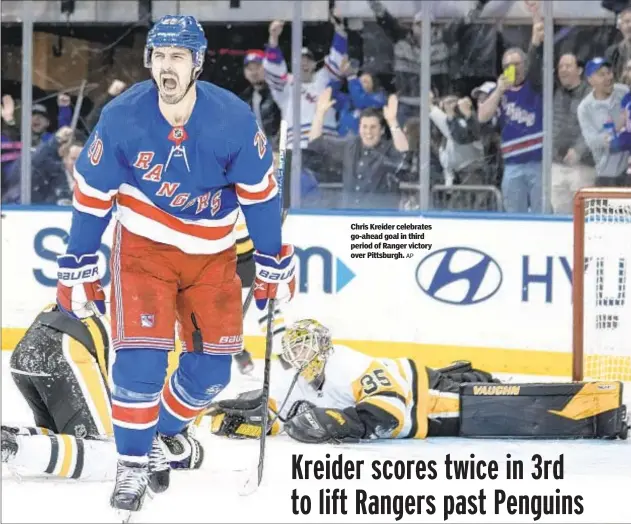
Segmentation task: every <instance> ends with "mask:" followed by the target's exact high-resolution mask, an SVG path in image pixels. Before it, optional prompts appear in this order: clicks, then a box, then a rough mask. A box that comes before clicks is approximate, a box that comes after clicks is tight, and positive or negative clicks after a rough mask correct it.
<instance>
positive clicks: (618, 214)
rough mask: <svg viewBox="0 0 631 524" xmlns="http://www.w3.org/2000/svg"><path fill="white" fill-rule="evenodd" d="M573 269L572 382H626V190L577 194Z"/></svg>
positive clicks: (630, 308) (630, 251)
mask: <svg viewBox="0 0 631 524" xmlns="http://www.w3.org/2000/svg"><path fill="white" fill-rule="evenodd" d="M573 267H574V269H573V271H574V277H573V279H572V281H573V290H572V304H573V317H574V318H573V324H574V327H573V370H572V375H573V377H572V378H573V380H621V381H623V382H631V188H629V189H626V188H625V189H617V188H616V189H614V188H602V189H601V188H594V189H583V190H580V191H578V192H577V194H576V196H575V199H574V265H573ZM627 387H629V386H627Z"/></svg>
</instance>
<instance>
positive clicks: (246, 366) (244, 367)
mask: <svg viewBox="0 0 631 524" xmlns="http://www.w3.org/2000/svg"><path fill="white" fill-rule="evenodd" d="M234 359H235V360H236V361H237V366H239V371H240V372H241V374H243V375H249V374H251V373H252V371H254V362H252V355H250V352H249V351H248V350H247V349H244V350H243V351H242V352H241V353H237V354H236V355H235V356H234Z"/></svg>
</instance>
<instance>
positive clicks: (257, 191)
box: [226, 110, 295, 309]
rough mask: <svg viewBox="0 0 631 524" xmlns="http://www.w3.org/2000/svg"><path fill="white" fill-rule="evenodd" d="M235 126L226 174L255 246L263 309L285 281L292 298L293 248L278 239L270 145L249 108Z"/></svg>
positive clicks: (278, 214) (275, 183)
mask: <svg viewBox="0 0 631 524" xmlns="http://www.w3.org/2000/svg"><path fill="white" fill-rule="evenodd" d="M234 128H235V129H238V130H239V134H238V136H237V137H236V138H235V139H234V141H233V142H232V148H231V154H230V159H229V162H228V166H227V172H226V176H227V179H228V181H229V182H231V183H232V184H234V185H235V191H236V194H237V200H238V201H239V205H240V206H241V209H242V210H243V215H244V216H245V222H246V224H247V227H248V231H249V232H250V238H251V239H252V243H253V244H254V248H255V252H254V261H255V263H256V281H255V282H254V286H255V288H254V289H255V291H254V300H255V302H256V305H257V307H258V308H259V309H265V307H266V306H267V300H268V299H271V298H276V296H277V290H278V285H279V284H286V285H287V286H288V287H289V298H290V299H291V298H292V297H293V294H294V290H295V260H294V248H293V246H292V245H289V244H283V243H282V241H281V210H280V202H281V200H280V199H281V194H280V192H279V187H278V181H277V180H276V177H275V176H274V166H273V157H272V147H271V144H270V143H269V142H268V140H267V137H266V136H265V133H264V132H263V131H262V130H261V129H260V128H259V127H258V125H257V123H256V119H255V117H254V114H253V113H252V111H250V110H247V111H246V110H243V111H242V113H241V114H240V115H238V116H237V117H236V118H235V122H234Z"/></svg>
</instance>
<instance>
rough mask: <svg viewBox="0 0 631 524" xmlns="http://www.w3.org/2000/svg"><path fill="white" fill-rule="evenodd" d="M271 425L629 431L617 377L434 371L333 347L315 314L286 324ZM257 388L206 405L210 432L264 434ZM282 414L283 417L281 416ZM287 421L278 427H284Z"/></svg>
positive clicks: (543, 433) (382, 435) (417, 433)
mask: <svg viewBox="0 0 631 524" xmlns="http://www.w3.org/2000/svg"><path fill="white" fill-rule="evenodd" d="M272 376H273V379H272V381H271V388H270V404H269V409H270V422H271V425H270V433H271V434H277V433H279V432H280V431H282V430H284V431H285V432H286V433H287V435H289V436H290V437H291V438H293V439H295V440H298V441H301V442H307V443H322V442H344V441H359V440H364V439H393V438H417V439H422V438H425V437H443V436H452V437H453V436H465V437H537V438H540V437H552V438H562V437H567V438H579V437H582V438H616V437H617V436H619V437H621V438H626V435H627V431H628V422H627V419H626V408H625V406H624V405H623V404H622V403H621V402H622V383H621V382H595V383H565V384H520V385H516V384H508V385H507V384H500V383H499V381H498V380H497V379H495V378H493V377H492V376H491V375H490V374H489V373H487V372H485V371H481V370H477V369H473V368H472V366H471V365H470V364H469V363H467V362H460V363H455V364H453V365H452V366H449V367H448V368H444V369H440V370H434V369H430V368H427V367H425V366H424V365H422V364H421V363H420V362H417V361H416V360H415V359H408V358H399V359H388V358H379V359H376V358H372V357H369V356H367V355H364V354H363V353H360V352H358V351H354V350H352V349H350V348H348V347H345V346H338V345H335V346H333V344H332V342H331V334H330V332H329V330H328V329H327V328H326V327H324V326H323V325H322V324H320V323H319V322H317V321H315V320H301V321H299V322H297V323H295V324H293V325H292V326H291V327H289V328H288V329H287V331H286V332H285V335H284V337H283V344H282V353H281V354H280V355H279V359H278V365H277V366H276V367H275V368H274V369H273V370H272ZM261 409H262V406H261V395H260V392H256V391H254V392H247V393H243V394H241V395H239V397H238V398H237V399H229V400H222V401H219V402H216V403H214V404H212V405H211V407H210V409H209V411H208V414H209V415H211V417H212V420H211V431H212V432H213V433H214V434H216V435H223V436H228V437H237V438H239V437H240V438H247V437H254V438H256V437H257V436H258V435H260V431H261V428H260V420H261V416H260V415H261ZM281 422H282V423H283V424H281ZM283 425H284V426H283Z"/></svg>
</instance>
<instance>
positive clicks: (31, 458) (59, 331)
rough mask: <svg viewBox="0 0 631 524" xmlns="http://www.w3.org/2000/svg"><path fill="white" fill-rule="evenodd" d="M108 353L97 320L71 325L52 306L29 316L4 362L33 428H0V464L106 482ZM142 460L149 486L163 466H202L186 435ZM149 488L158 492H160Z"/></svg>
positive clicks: (109, 460)
mask: <svg viewBox="0 0 631 524" xmlns="http://www.w3.org/2000/svg"><path fill="white" fill-rule="evenodd" d="M110 350H111V347H110V343H109V333H108V324H107V321H105V320H104V319H103V318H99V317H96V316H92V317H88V318H86V319H83V320H79V319H76V318H72V317H70V316H69V315H67V314H65V313H63V312H61V311H60V310H59V308H58V307H57V306H56V305H54V304H53V305H50V306H47V307H46V308H45V309H44V310H43V311H42V312H41V313H40V314H39V315H38V316H37V318H36V319H35V321H34V322H33V324H32V325H31V326H30V327H29V329H28V330H27V331H26V334H25V335H24V337H23V338H22V339H21V340H20V342H19V343H18V344H17V346H16V348H15V350H14V351H13V353H12V354H11V361H10V365H11V375H12V377H13V381H14V383H15V385H16V386H17V388H18V390H19V392H20V393H21V394H22V397H23V398H24V400H25V401H26V402H27V404H28V405H29V407H30V409H31V412H32V414H33V419H34V422H35V427H9V426H2V462H3V463H7V464H8V465H10V466H18V467H21V468H24V469H25V470H26V471H27V472H28V473H30V474H49V475H55V476H59V477H66V478H73V479H88V480H110V479H113V478H114V473H115V471H116V469H115V467H114V466H115V464H116V447H115V445H114V441H113V440H112V436H113V435H112V419H111V405H110V388H109V379H108V377H109V370H110ZM150 454H151V455H152V457H153V460H152V466H153V467H154V469H153V471H152V476H153V477H155V478H156V480H157V477H159V476H160V475H161V474H162V472H164V471H166V469H167V462H171V464H172V466H173V467H176V468H178V469H197V468H199V467H200V466H201V463H202V459H203V449H202V447H201V445H200V444H199V442H198V441H197V440H196V439H194V438H193V437H191V436H189V435H188V434H179V435H176V436H175V437H162V438H161V439H160V440H156V441H154V445H153V447H152V449H151V452H150ZM154 473H155V474H154ZM152 484H153V485H152ZM150 486H151V487H157V488H158V489H159V487H160V484H159V483H157V482H156V483H151V482H150Z"/></svg>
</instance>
